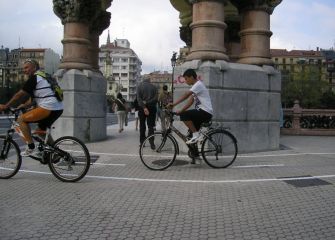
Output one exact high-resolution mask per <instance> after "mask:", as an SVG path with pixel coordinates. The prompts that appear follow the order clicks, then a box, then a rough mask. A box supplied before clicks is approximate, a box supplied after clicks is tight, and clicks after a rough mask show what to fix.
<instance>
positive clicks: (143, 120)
mask: <svg viewBox="0 0 335 240" xmlns="http://www.w3.org/2000/svg"><path fill="white" fill-rule="evenodd" d="M148 110H149V115H148V116H146V115H145V114H144V110H143V108H140V109H139V111H138V118H139V119H140V143H142V142H143V141H144V139H145V137H146V135H145V132H146V130H147V128H146V125H148V135H151V134H153V133H154V131H155V125H156V112H157V109H156V106H148Z"/></svg>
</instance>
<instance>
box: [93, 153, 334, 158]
mask: <svg viewBox="0 0 335 240" xmlns="http://www.w3.org/2000/svg"><path fill="white" fill-rule="evenodd" d="M90 154H96V155H105V156H126V157H139V154H138V153H136V154H128V153H100V152H90ZM303 155H335V153H333V152H330V153H308V152H307V153H283V154H266V155H247V154H245V155H244V154H242V155H237V158H262V157H289V156H303ZM178 157H183V158H184V157H187V158H188V156H187V155H178Z"/></svg>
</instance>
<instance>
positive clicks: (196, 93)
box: [190, 80, 213, 115]
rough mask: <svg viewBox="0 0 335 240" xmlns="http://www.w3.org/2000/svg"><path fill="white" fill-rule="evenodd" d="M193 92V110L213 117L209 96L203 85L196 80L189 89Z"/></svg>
mask: <svg viewBox="0 0 335 240" xmlns="http://www.w3.org/2000/svg"><path fill="white" fill-rule="evenodd" d="M190 91H191V92H193V98H194V101H195V108H196V109H199V108H201V109H202V110H204V111H206V112H208V113H210V114H212V115H213V107H212V101H211V97H210V96H209V92H208V89H207V88H206V86H205V84H204V83H203V82H202V81H200V80H198V81H197V82H196V83H195V84H194V85H193V86H192V87H191V89H190Z"/></svg>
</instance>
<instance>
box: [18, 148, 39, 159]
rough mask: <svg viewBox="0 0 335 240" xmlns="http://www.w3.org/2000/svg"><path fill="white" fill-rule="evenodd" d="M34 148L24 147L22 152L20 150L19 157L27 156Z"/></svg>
mask: <svg viewBox="0 0 335 240" xmlns="http://www.w3.org/2000/svg"><path fill="white" fill-rule="evenodd" d="M35 149H36V148H33V149H30V148H29V147H27V148H26V150H24V151H23V152H21V157H29V156H30V154H32V152H34V150H35Z"/></svg>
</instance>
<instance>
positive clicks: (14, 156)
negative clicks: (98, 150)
mask: <svg viewBox="0 0 335 240" xmlns="http://www.w3.org/2000/svg"><path fill="white" fill-rule="evenodd" d="M9 111H10V112H11V113H12V114H13V115H14V117H13V119H12V118H11V117H10V116H8V119H9V120H10V121H11V127H10V128H9V129H8V130H7V133H6V134H5V135H0V179H8V178H11V177H13V176H14V175H15V174H16V173H17V172H18V171H19V169H20V167H21V164H22V157H21V151H20V148H19V145H18V144H17V142H16V141H15V140H14V139H13V135H14V133H18V134H19V135H20V136H21V137H23V135H22V132H21V129H20V127H19V124H18V123H17V119H18V117H19V115H20V114H21V110H20V109H10V110H9ZM41 134H43V135H45V137H40V136H41ZM32 137H33V139H34V140H35V141H36V142H37V147H38V149H39V151H40V154H41V155H40V157H37V156H30V157H31V158H34V159H36V160H38V161H40V162H41V163H42V164H45V165H46V164H47V165H48V166H49V168H50V171H51V172H52V174H53V175H54V176H55V177H56V178H58V179H59V180H61V181H63V182H76V181H79V180H80V179H82V178H83V177H84V176H85V175H86V173H87V172H88V170H89V168H90V164H91V158H90V154H89V151H88V149H87V147H86V146H85V144H84V143H83V142H82V141H80V140H79V139H77V138H75V137H72V136H64V137H60V138H58V139H57V140H56V141H54V142H53V143H49V142H50V141H48V139H50V138H51V129H47V130H46V131H43V132H40V133H39V134H37V133H33V134H32Z"/></svg>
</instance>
